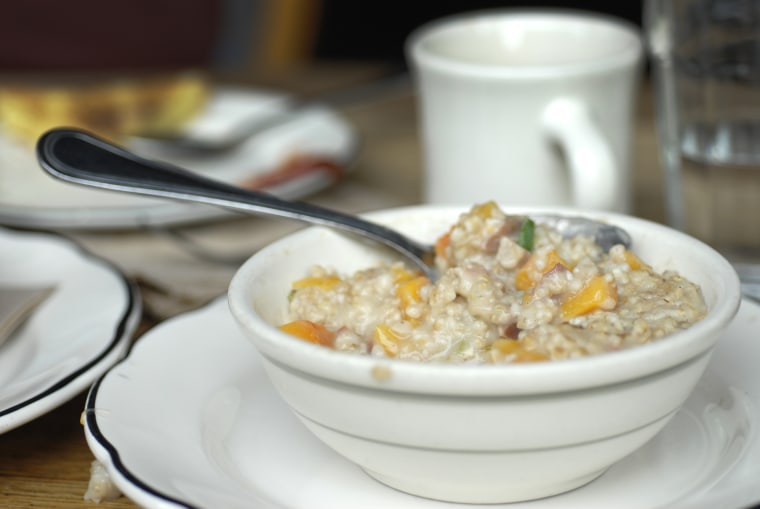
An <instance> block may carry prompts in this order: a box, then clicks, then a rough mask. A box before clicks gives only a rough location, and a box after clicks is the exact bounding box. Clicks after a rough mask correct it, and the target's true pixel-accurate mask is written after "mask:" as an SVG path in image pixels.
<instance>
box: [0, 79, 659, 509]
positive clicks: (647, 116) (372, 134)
mask: <svg viewBox="0 0 760 509" xmlns="http://www.w3.org/2000/svg"><path fill="white" fill-rule="evenodd" d="M323 71H324V70H322V71H320V72H317V73H315V72H313V71H306V72H305V73H303V74H299V75H296V76H292V77H290V78H289V79H290V81H284V82H283V83H291V84H292V83H299V84H301V89H299V88H296V87H293V90H296V91H299V92H300V91H302V88H303V84H304V83H310V84H311V85H312V86H313V85H315V84H317V83H322V84H323V85H324V86H325V87H328V86H329V85H328V84H329V83H334V82H337V81H341V80H343V81H349V78H348V77H352V78H351V79H354V80H356V79H357V78H356V76H357V74H356V73H355V72H347V71H346V70H345V69H341V68H338V69H332V70H330V71H329V72H327V73H325V72H323ZM359 75H362V76H365V77H366V76H370V75H371V73H364V74H361V73H359ZM326 77H327V78H326ZM638 112H639V115H638V118H637V126H636V139H635V144H636V145H635V149H634V153H635V154H636V156H637V161H636V164H635V165H634V167H635V171H634V175H633V177H634V180H633V182H634V185H633V193H634V204H635V209H634V213H635V214H637V215H639V216H642V217H645V218H649V219H654V220H658V221H662V220H663V205H662V191H661V178H660V172H659V170H658V168H659V165H658V163H657V160H656V157H657V156H656V147H655V138H654V129H653V126H652V106H651V101H650V98H649V93H648V89H647V88H645V89H644V90H643V92H642V100H641V101H640V103H639V109H638ZM343 113H344V114H345V116H346V117H347V118H348V120H349V121H350V122H351V123H352V124H353V125H354V126H356V128H357V130H358V131H359V133H360V135H361V137H362V140H363V147H362V150H361V153H360V156H359V158H358V161H357V165H356V169H355V171H354V172H353V173H352V174H351V176H350V177H349V178H347V179H346V180H345V181H344V182H342V183H341V184H340V185H338V186H336V187H334V188H332V189H330V190H327V191H325V192H323V193H320V194H319V195H317V196H314V197H313V199H311V201H314V202H316V203H319V204H322V205H326V206H331V207H335V208H339V209H341V210H344V211H348V212H359V211H365V210H371V209H378V208H383V207H389V206H397V205H404V204H412V203H416V202H418V201H419V189H420V168H421V153H420V147H419V139H418V134H417V120H416V111H415V101H414V97H413V96H412V94H411V92H410V91H409V90H405V91H404V90H402V91H397V93H395V94H393V95H392V96H390V97H386V98H383V99H378V100H377V101H374V102H371V103H367V104H362V105H359V106H354V107H351V108H348V109H346V110H344V112H343ZM296 227H297V226H296V225H292V224H289V223H288V224H285V223H279V222H275V221H271V220H264V219H260V218H245V219H236V220H230V221H222V222H218V223H214V224H205V225H196V226H188V227H185V228H182V233H183V234H185V235H187V236H190V237H192V238H194V239H196V241H198V242H199V243H200V244H204V245H207V246H213V247H214V248H215V249H224V250H225V251H226V252H227V253H240V254H241V255H242V254H247V253H250V252H253V251H254V250H255V249H257V248H259V247H261V246H262V245H264V244H266V243H268V242H269V241H271V240H272V239H273V238H276V237H277V236H280V235H282V234H283V233H285V232H287V231H289V230H292V229H295V228H296ZM251 232H255V234H252V233H251ZM74 236H75V238H76V239H77V240H79V241H80V242H81V243H82V244H84V245H85V246H86V247H87V248H88V249H90V250H92V251H93V252H95V253H97V254H100V255H102V256H104V257H107V258H109V259H110V260H112V261H113V262H114V263H116V264H117V265H118V266H119V267H121V268H122V270H123V271H124V272H125V273H126V274H127V275H128V276H129V277H132V278H134V279H136V280H139V281H140V282H141V289H142V290H143V291H144V292H145V295H146V310H145V318H144V320H143V324H142V326H141V329H140V331H139V333H143V332H144V331H146V330H148V329H149V328H150V327H151V326H152V325H154V324H155V323H156V322H157V321H160V320H162V319H165V318H167V317H169V316H172V315H174V314H176V313H178V312H182V311H183V310H185V309H189V308H192V307H196V306H199V305H202V304H203V303H204V302H206V301H208V300H209V299H210V298H212V297H213V296H215V295H220V294H222V293H223V292H224V291H225V288H226V284H227V281H228V280H229V277H231V275H232V273H233V272H234V268H235V267H234V266H233V265H226V266H225V265H213V264H209V263H208V262H205V261H203V260H199V259H197V258H195V257H193V256H191V255H189V254H188V253H187V252H186V251H185V250H184V249H182V248H181V246H178V245H177V244H175V243H172V242H169V241H167V240H166V239H165V238H162V237H160V236H156V235H155V234H153V233H150V232H144V231H131V232H99V233H75V234H74ZM177 267H181V269H177ZM180 271H181V272H180ZM180 281H181V283H180ZM198 288H202V290H198ZM138 336H139V334H138ZM84 398H85V394H81V395H79V396H77V397H75V398H74V399H73V400H71V401H70V402H68V403H66V404H64V405H63V406H61V407H59V408H57V409H55V410H53V411H51V412H50V413H48V414H46V415H45V416H43V417H41V418H39V419H37V420H35V421H33V422H31V423H28V424H26V425H23V426H21V427H20V428H17V429H15V430H12V431H10V432H8V433H6V434H4V435H2V436H0V506H2V507H9V508H21V507H24V508H27V507H40V508H42V507H44V508H81V507H92V506H93V505H92V504H91V503H87V502H85V501H83V495H84V493H85V491H86V489H87V483H88V479H89V468H90V463H91V461H92V460H93V456H92V454H91V453H90V451H89V449H88V447H87V444H86V442H85V438H84V434H83V429H82V426H81V425H80V414H81V412H82V409H83V405H84ZM100 506H101V507H103V508H104V509H111V508H131V507H135V505H134V504H133V503H132V502H131V501H130V500H128V499H126V498H124V497H122V498H119V499H117V500H114V501H108V502H103V503H101V504H100Z"/></svg>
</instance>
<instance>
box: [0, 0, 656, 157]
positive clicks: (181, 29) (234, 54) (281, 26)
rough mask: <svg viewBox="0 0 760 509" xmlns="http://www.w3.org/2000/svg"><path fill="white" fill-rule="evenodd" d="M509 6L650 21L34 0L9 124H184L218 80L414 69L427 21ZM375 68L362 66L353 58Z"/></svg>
mask: <svg viewBox="0 0 760 509" xmlns="http://www.w3.org/2000/svg"><path fill="white" fill-rule="evenodd" d="M498 7H559V8H580V9H584V10H588V11H596V12H601V13H605V14H611V15H615V16H618V17H621V18H625V19H627V20H629V21H631V22H632V23H635V24H640V23H641V10H642V8H641V2H640V1H632V2H606V1H601V0H596V1H592V0H586V1H579V0H576V1H571V0H564V1H553V2H539V1H521V2H520V1H494V0H490V1H488V0H439V1H436V2H424V3H423V2H408V1H407V2H394V1H383V2H378V1H374V2H373V1H362V2H357V1H353V0H193V1H187V0H130V1H129V2H104V1H102V0H67V1H65V2H62V1H60V0H25V1H23V2H12V3H7V4H5V5H4V13H3V16H2V17H0V34H2V35H0V38H1V40H2V44H0V130H2V131H3V132H4V133H5V134H9V135H10V137H12V138H20V139H22V140H23V141H25V142H26V143H27V144H31V143H33V142H34V140H36V138H37V137H38V136H39V135H40V134H41V133H42V132H44V131H45V130H46V129H47V128H48V127H50V126H53V125H76V126H80V127H83V128H86V129H90V130H93V131H95V132H98V133H99V134H102V135H104V136H107V137H112V138H115V139H118V138H119V137H122V136H124V135H133V134H141V133H143V134H144V133H161V132H171V131H176V130H177V129H179V128H181V126H183V125H184V124H185V123H186V122H187V121H188V120H189V119H191V118H193V116H194V115H196V114H197V113H198V111H200V110H201V109H202V108H203V106H204V103H205V101H206V98H207V96H208V92H209V88H210V87H209V80H210V79H213V80H217V81H219V80H222V81H225V80H226V81H230V80H231V81H235V82H242V83H245V84H246V85H254V86H256V85H258V86H264V87H269V88H272V87H275V88H276V87H278V86H279V84H280V83H281V82H282V80H281V79H280V77H281V76H289V77H290V79H289V83H291V85H290V87H291V88H290V90H288V91H289V92H295V93H298V94H303V93H304V91H305V90H309V91H311V92H315V95H317V94H319V93H320V92H324V90H325V89H327V90H329V89H330V88H331V87H332V86H333V85H332V84H331V83H328V82H326V83H325V84H320V83H319V82H318V80H317V79H315V78H314V77H313V75H312V77H310V78H309V83H303V85H302V86H303V89H302V90H299V89H293V88H292V83H293V82H294V81H295V82H297V81H298V80H293V79H292V76H293V74H294V73H297V72H298V71H299V69H302V68H304V67H307V66H309V65H311V64H314V63H316V62H318V63H320V65H323V66H324V65H325V64H328V65H332V66H333V67H331V70H332V73H331V74H330V77H331V78H330V79H331V80H332V81H333V82H334V83H339V84H340V85H335V88H346V87H347V86H348V87H350V86H352V85H354V84H356V83H362V82H367V81H369V82H371V81H372V80H375V79H378V78H381V77H387V76H388V75H393V74H396V73H398V72H399V71H403V70H404V69H405V61H404V41H405V39H406V38H407V36H408V35H409V34H410V33H411V32H412V31H413V30H414V29H415V28H416V27H418V26H420V25H422V24H423V23H425V22H427V21H430V20H433V19H436V18H439V17H443V16H446V15H450V14H453V13H457V12H464V11H473V10H479V9H490V8H498ZM356 62H362V63H364V64H367V65H368V66H370V67H371V69H372V71H368V72H365V73H361V72H357V69H358V68H357V67H356V66H355V65H353V67H352V71H351V72H352V73H353V76H352V77H346V76H344V75H343V74H341V73H340V68H341V64H349V63H350V64H355V63H356Z"/></svg>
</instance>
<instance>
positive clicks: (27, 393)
mask: <svg viewBox="0 0 760 509" xmlns="http://www.w3.org/2000/svg"><path fill="white" fill-rule="evenodd" d="M0 267H2V268H3V270H2V271H0V285H7V286H20V287H24V286H30V287H35V286H53V287H55V290H54V291H53V293H52V294H51V295H50V296H49V297H48V298H47V300H46V301H45V302H43V303H42V304H41V305H40V307H39V308H38V309H37V310H36V311H35V312H34V313H33V314H32V316H31V317H30V318H29V319H28V320H26V321H25V322H24V324H23V325H22V326H21V328H19V329H18V330H16V331H15V332H14V333H13V334H12V335H11V337H10V338H8V340H7V341H6V342H5V343H3V345H2V346H0V433H4V432H6V431H9V430H11V429H13V428H15V427H17V426H20V425H22V424H24V423H26V422H29V421H31V420H32V419H34V418H36V417H39V416H40V415H42V414H44V413H45V412H48V411H50V410H52V409H53V408H55V407H57V406H58V405H61V404H62V403H64V402H66V401H67V400H69V399H70V398H72V397H74V396H76V395H77V394H79V393H80V392H81V391H83V390H85V389H86V388H87V387H88V386H90V384H92V382H93V381H94V380H95V379H96V378H97V377H99V376H100V375H102V374H103V373H104V372H105V371H106V370H107V369H108V368H110V367H111V366H112V365H113V364H114V363H116V362H117V361H119V360H120V359H121V358H122V357H123V356H124V355H125V353H126V351H127V349H128V347H129V342H130V339H131V335H132V333H133V332H134V329H135V327H136V326H137V323H138V320H139V316H140V312H141V308H140V301H139V298H138V296H137V294H136V292H135V290H134V289H133V287H132V286H131V285H130V284H129V283H128V282H127V281H126V280H125V279H124V277H123V276H122V275H121V274H120V273H119V272H118V271H117V270H116V269H115V268H114V267H113V266H111V265H110V264H108V263H107V262H105V261H103V260H101V259H100V258H97V257H95V256H92V255H90V254H88V253H86V252H84V251H83V250H82V249H81V248H80V247H79V246H77V245H76V244H74V243H72V242H70V241H68V240H66V239H65V238H63V237H60V236H57V235H51V234H45V233H29V232H19V231H14V230H9V229H0Z"/></svg>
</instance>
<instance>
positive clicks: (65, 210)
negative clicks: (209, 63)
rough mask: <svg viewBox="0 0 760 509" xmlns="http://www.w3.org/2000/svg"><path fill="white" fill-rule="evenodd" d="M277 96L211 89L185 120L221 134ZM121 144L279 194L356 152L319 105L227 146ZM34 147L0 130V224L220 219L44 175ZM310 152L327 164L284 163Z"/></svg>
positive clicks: (331, 171) (263, 111) (204, 210)
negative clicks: (193, 149)
mask: <svg viewBox="0 0 760 509" xmlns="http://www.w3.org/2000/svg"><path fill="white" fill-rule="evenodd" d="M287 108H288V106H287V98H286V97H285V96H283V95H278V94H272V93H266V92H261V91H255V90H250V89H235V88H219V89H216V90H214V91H213V93H212V96H211V98H210V100H209V104H208V105H207V107H206V109H205V111H204V112H203V113H201V115H200V116H199V117H198V118H197V119H195V120H194V121H193V122H192V123H191V124H190V125H189V126H188V131H189V132H191V133H193V134H195V135H198V136H208V137H218V136H224V134H225V131H226V130H227V129H230V128H232V127H233V126H234V125H237V123H238V122H244V121H250V120H251V119H255V118H257V117H261V118H264V117H267V116H269V115H271V114H273V113H276V112H281V111H283V110H285V109H287ZM128 146H129V147H130V148H132V149H133V150H135V151H136V152H138V153H139V154H140V155H143V156H145V157H149V158H155V159H161V160H164V161H167V162H170V163H173V164H177V165H180V166H183V167H185V168H187V169H191V170H193V171H198V172H199V173H202V174H204V175H206V176H208V177H212V178H217V179H219V180H222V181H225V182H230V183H235V184H241V185H255V186H257V188H259V189H262V190H265V191H267V192H270V193H272V194H274V195H277V196H280V197H282V198H288V199H293V198H302V197H305V196H308V195H310V194H312V193H315V192H317V191H319V190H321V189H324V188H326V187H328V186H330V185H332V184H333V183H335V182H336V180H337V179H338V178H339V177H340V175H339V174H338V172H339V171H348V170H349V169H350V167H351V164H352V162H353V159H354V157H355V155H356V151H357V147H358V139H357V135H356V132H355V131H354V130H353V128H352V127H351V126H350V125H348V124H347V123H346V122H345V121H344V119H343V118H341V117H340V116H339V115H338V114H337V113H336V112H335V111H333V110H331V109H329V108H327V107H321V106H314V107H312V108H309V109H306V110H303V111H299V112H298V113H297V114H295V115H294V117H293V118H292V120H289V121H288V122H285V123H282V124H278V125H277V126H276V127H272V128H270V129H268V130H266V131H265V132H262V133H260V134H258V135H256V136H255V137H252V138H251V139H250V140H248V141H247V142H245V143H243V144H242V145H240V146H239V147H237V148H236V149H234V150H231V151H228V152H224V153H221V154H213V155H212V154H189V153H187V152H182V151H178V150H167V149H165V148H162V147H160V146H159V145H157V144H155V143H152V142H150V141H148V140H143V139H132V140H131V141H129V143H128ZM33 152H34V150H33V149H32V148H31V147H29V146H26V145H22V144H20V143H18V142H16V141H13V140H12V139H11V138H10V137H9V136H7V135H2V133H0V224H3V225H6V226H22V227H26V228H45V229H48V228H75V229H114V228H117V229H120V228H137V227H141V226H151V225H152V226H158V225H164V226H166V225H171V224H180V223H190V222H197V221H203V220H212V219H217V218H221V217H228V216H229V214H231V213H230V212H228V211H224V210H221V209H219V208H216V207H211V206H205V205H197V204H187V203H179V202H172V201H164V200H159V199H154V198H147V197H141V196H134V195H129V194H123V193H115V192H108V191H102V190H97V189H90V188H84V187H79V186H75V185H72V184H68V183H64V182H59V181H57V180H55V179H53V178H52V177H49V176H48V175H47V174H45V173H44V172H43V171H42V170H41V169H40V167H39V164H38V163H37V160H36V156H35V155H34V153H33ZM298 156H313V157H314V159H316V160H318V161H330V162H331V163H334V164H329V165H320V164H312V165H311V166H310V167H309V168H308V169H307V170H306V171H304V168H303V166H301V167H299V168H294V167H293V165H291V164H288V163H289V162H290V161H292V159H293V158H294V157H296V158H297V157H298Z"/></svg>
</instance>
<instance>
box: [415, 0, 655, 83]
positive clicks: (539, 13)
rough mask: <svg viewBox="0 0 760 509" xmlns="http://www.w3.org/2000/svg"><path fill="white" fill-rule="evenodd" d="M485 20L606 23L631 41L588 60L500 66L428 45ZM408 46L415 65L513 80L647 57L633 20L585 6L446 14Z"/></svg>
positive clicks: (578, 71) (614, 66)
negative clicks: (470, 60) (467, 59)
mask: <svg viewBox="0 0 760 509" xmlns="http://www.w3.org/2000/svg"><path fill="white" fill-rule="evenodd" d="M485 19H488V21H489V22H494V21H496V22H507V21H512V22H514V21H521V20H527V21H533V22H535V21H536V20H547V19H550V20H562V21H571V22H582V23H587V24H589V25H593V24H604V25H605V26H607V27H609V28H610V29H612V30H615V31H618V32H620V33H621V34H622V35H624V36H625V37H627V38H628V43H627V45H625V47H623V48H621V49H620V50H619V51H617V52H614V53H613V52H610V54H608V55H606V56H603V57H596V58H594V59H591V60H588V61H585V62H572V63H566V64H551V65H549V64H543V65H539V64H536V65H526V66H496V65H489V64H478V63H468V62H460V61H455V60H453V59H451V58H448V57H443V56H439V55H436V54H435V53H433V52H431V51H429V50H427V48H426V47H425V44H424V43H425V42H426V40H427V39H429V38H432V37H435V36H437V35H438V34H439V33H441V32H444V31H446V30H456V29H459V28H460V27H461V26H464V25H466V24H471V23H477V22H479V21H481V20H485ZM404 47H405V52H406V54H407V57H408V59H409V60H410V62H411V63H413V64H414V67H418V66H420V63H419V62H420V61H423V60H424V62H425V65H426V66H429V67H430V68H431V69H436V70H437V71H439V72H444V73H456V74H463V75H470V76H488V77H509V78H510V79H519V78H525V79H533V78H539V77H541V78H543V77H548V76H574V75H576V74H585V73H587V72H589V71H601V70H605V69H618V68H620V67H624V66H626V65H629V64H630V63H631V62H637V61H640V60H641V59H642V58H643V52H644V42H643V38H642V36H641V32H640V30H639V29H638V28H637V27H636V26H635V25H634V24H633V23H631V22H629V21H627V20H625V19H623V18H619V17H615V16H610V15H607V14H604V13H598V12H593V11H585V10H582V9H572V8H552V7H546V8H541V7H513V8H509V7H508V8H496V9H483V10H475V11H471V12H466V13H461V14H453V15H450V16H444V17H442V18H439V19H435V20H432V21H429V22H427V23H424V24H422V25H420V26H419V27H417V28H416V29H414V30H413V31H412V32H411V33H410V34H409V36H408V37H407V38H406V41H405V43H404Z"/></svg>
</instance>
